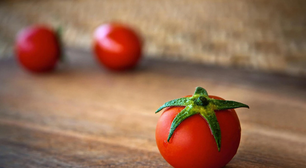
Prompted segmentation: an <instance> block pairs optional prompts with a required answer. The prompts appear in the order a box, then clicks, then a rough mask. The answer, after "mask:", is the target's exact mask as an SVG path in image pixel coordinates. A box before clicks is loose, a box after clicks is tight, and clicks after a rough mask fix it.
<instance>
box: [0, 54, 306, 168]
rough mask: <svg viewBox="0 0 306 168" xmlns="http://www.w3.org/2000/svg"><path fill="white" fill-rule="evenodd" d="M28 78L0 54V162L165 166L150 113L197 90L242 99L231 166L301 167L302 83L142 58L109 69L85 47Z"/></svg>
mask: <svg viewBox="0 0 306 168" xmlns="http://www.w3.org/2000/svg"><path fill="white" fill-rule="evenodd" d="M67 55H68V61H69V63H68V64H66V65H60V67H59V68H58V70H57V71H56V72H54V73H50V74H43V75H33V74H30V73H27V72H25V71H23V70H22V69H21V68H20V67H19V66H18V64H17V63H16V62H15V60H14V59H13V58H9V59H6V60H0V167H1V168H3V167H5V168H7V167H170V166H169V165H168V164H167V163H166V162H165V161H164V160H163V158H162V157H161V155H160V154H159V152H158V149H157V147H156V144H155V137H154V136H155V134H154V131H155V125H156V122H157V120H158V117H159V115H160V114H154V111H155V110H156V109H157V108H158V107H159V106H160V105H162V104H163V103H164V102H166V101H168V100H170V99H174V98H178V97H181V96H184V95H188V94H192V93H193V92H194V89H195V87H196V86H202V87H204V88H206V89H207V90H208V92H209V93H210V94H212V95H219V96H222V97H224V98H225V99H231V100H237V101H240V102H243V103H246V104H248V105H249V106H250V109H249V110H248V109H238V110H237V113H238V116H239V118H240V120H241V125H242V140H241V144H240V148H239V151H238V153H237V155H236V156H235V157H234V159H233V160H232V161H231V162H230V163H229V164H228V165H227V167H228V168H236V167H237V168H238V167H240V168H245V167H248V168H252V167H275V168H276V167H277V168H279V167H284V168H288V167H293V168H294V167H296V168H302V167H306V104H305V102H306V87H305V86H306V80H305V78H296V77H288V76H280V75H275V74H274V75H272V74H262V73H254V72H251V71H247V70H239V69H226V68H218V67H209V66H204V65H197V64H186V63H182V62H170V61H161V60H154V59H144V60H143V61H142V62H141V64H140V66H139V67H138V68H137V69H136V70H134V71H131V72H124V73H111V72H109V71H106V70H105V69H103V68H101V67H99V66H98V65H97V64H96V63H95V62H94V60H93V58H92V55H91V53H90V52H87V51H82V50H78V49H70V50H69V51H68V53H67Z"/></svg>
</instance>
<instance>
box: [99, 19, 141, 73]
mask: <svg viewBox="0 0 306 168" xmlns="http://www.w3.org/2000/svg"><path fill="white" fill-rule="evenodd" d="M94 51H95V54H96V57H97V59H98V60H99V62H100V63H101V64H102V65H104V66H105V67H106V68H108V69H110V70H119V71H120V70H127V69H131V68H134V67H135V66H136V65H137V63H138V62H139V60H140V57H141V52H142V42H141V39H140V37H139V36H138V35H137V33H136V32H135V31H134V30H133V29H131V28H129V27H127V26H126V25H122V24H115V23H112V24H105V25H101V26H99V27H98V28H97V29H96V30H95V33H94Z"/></svg>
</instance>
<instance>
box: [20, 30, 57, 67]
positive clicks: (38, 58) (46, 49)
mask: <svg viewBox="0 0 306 168" xmlns="http://www.w3.org/2000/svg"><path fill="white" fill-rule="evenodd" d="M15 52H16V57H17V59H18V60H19V63H20V64H21V65H22V66H23V67H24V68H25V69H27V70H29V71H32V72H46V71H51V70H53V69H54V68H55V66H56V63H57V62H58V60H59V58H60V42H59V39H58V36H57V34H56V33H55V32H54V30H52V29H50V28H48V27H45V26H32V27H28V28H25V29H23V30H22V31H20V32H19V33H18V36H17V39H16V45H15Z"/></svg>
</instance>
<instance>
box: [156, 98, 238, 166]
mask: <svg viewBox="0 0 306 168" xmlns="http://www.w3.org/2000/svg"><path fill="white" fill-rule="evenodd" d="M189 97H190V96H189ZM209 97H210V98H213V99H220V100H223V99H222V98H220V97H216V96H209ZM184 108H185V107H168V108H167V109H166V110H165V111H164V112H163V113H162V115H161V116H160V118H159V120H158V123H157V126H156V143H157V146H158V149H159V151H160V153H161V154H162V156H163V157H164V159H165V160H166V161H167V162H168V163H169V164H171V165H172V166H173V167H176V168H178V167H186V168H187V167H193V168H195V167H208V168H220V167H223V166H225V165H226V164H227V163H228V162H229V161H230V160H231V159H232V158H233V157H234V155H235V154H236V152H237V149H238V146H239V143H240V136H241V128H240V122H239V119H238V117H237V114H236V112H235V110H233V109H228V110H219V111H215V114H216V116H217V120H218V122H219V125H220V129H221V137H222V140H221V150H220V152H218V148H217V145H216V141H215V139H214V137H213V135H212V133H211V130H210V128H209V126H208V124H207V121H206V120H205V119H204V118H203V117H202V116H201V115H200V114H195V115H193V116H191V117H189V118H187V119H185V120H184V121H183V122H181V124H180V125H179V126H178V127H177V128H176V130H175V131H174V133H173V135H172V137H171V139H170V141H169V142H167V137H168V134H169V129H170V127H171V123H172V121H173V119H174V118H175V117H176V115H177V114H178V113H179V112H180V111H182V110H183V109H184Z"/></svg>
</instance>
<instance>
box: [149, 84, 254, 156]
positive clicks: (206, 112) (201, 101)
mask: <svg viewBox="0 0 306 168" xmlns="http://www.w3.org/2000/svg"><path fill="white" fill-rule="evenodd" d="M171 106H185V108H184V109H183V110H182V111H181V112H179V113H178V114H177V115H176V117H175V118H174V119H173V121H172V124H171V127H170V131H169V135H168V138H167V141H168V142H169V140H170V139H171V137H172V135H173V133H174V131H175V129H176V128H177V127H178V126H179V125H180V123H181V122H183V121H184V120H185V119H187V118H188V117H191V116H193V115H195V114H200V115H201V116H202V117H203V118H204V119H205V120H206V121H207V123H208V126H209V128H210V130H211V133H212V135H213V136H214V139H215V141H216V144H217V147H218V151H220V150H221V130H220V126H219V122H218V120H217V117H216V114H215V110H225V109H234V108H239V107H246V108H249V106H248V105H246V104H243V103H240V102H236V101H230V100H217V99H213V98H210V97H209V96H208V93H207V91H206V90H205V89H204V88H202V87H197V88H196V90H195V93H194V95H193V96H192V97H183V98H179V99H174V100H170V101H168V102H166V103H165V104H163V105H162V106H161V107H160V108H158V109H157V111H156V112H155V113H158V112H160V111H161V110H162V109H164V108H166V107H171Z"/></svg>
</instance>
